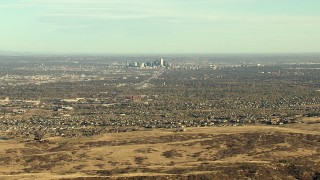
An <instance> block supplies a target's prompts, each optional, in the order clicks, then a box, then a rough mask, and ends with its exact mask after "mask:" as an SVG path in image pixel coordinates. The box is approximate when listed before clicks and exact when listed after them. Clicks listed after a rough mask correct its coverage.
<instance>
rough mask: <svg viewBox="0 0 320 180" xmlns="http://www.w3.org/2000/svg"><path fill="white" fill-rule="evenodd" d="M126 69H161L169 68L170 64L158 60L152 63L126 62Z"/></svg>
mask: <svg viewBox="0 0 320 180" xmlns="http://www.w3.org/2000/svg"><path fill="white" fill-rule="evenodd" d="M127 67H135V68H157V67H162V68H170V67H171V63H169V62H168V61H165V60H163V59H158V60H156V61H153V62H145V63H144V62H131V63H129V62H127Z"/></svg>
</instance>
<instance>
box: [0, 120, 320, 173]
mask: <svg viewBox="0 0 320 180" xmlns="http://www.w3.org/2000/svg"><path fill="white" fill-rule="evenodd" d="M319 157H320V124H303V123H302V124H294V125H286V126H262V125H261V126H243V127H210V128H187V129H186V131H183V132H173V131H169V130H153V131H146V132H128V133H113V134H105V135H101V136H92V137H84V138H77V139H75V138H73V139H72V138H46V140H45V141H43V142H38V141H24V140H19V139H14V140H0V167H1V168H0V178H1V179H106V178H111V179H141V178H143V179H167V178H169V179H239V178H253V179H283V178H285V179H317V178H318V179H319V178H320V158H319Z"/></svg>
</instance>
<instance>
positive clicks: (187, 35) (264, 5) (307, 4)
mask: <svg viewBox="0 0 320 180" xmlns="http://www.w3.org/2000/svg"><path fill="white" fill-rule="evenodd" d="M319 7H320V1H316V0H309V1H300V0H283V1H276V0H270V1H262V0H225V1H224V0H185V1H181V0H131V1H130V0H90V1H89V0H3V1H2V2H1V3H0V20H1V22H2V28H0V34H1V42H0V51H4V52H33V53H78V52H82V53H111V54H139V53H141V54H144V53H154V54H163V53H169V54H170V53H308V52H316V53H317V52H320V46H319V43H320V35H319V32H320V24H319V22H320V11H319V10H318V9H319Z"/></svg>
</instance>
